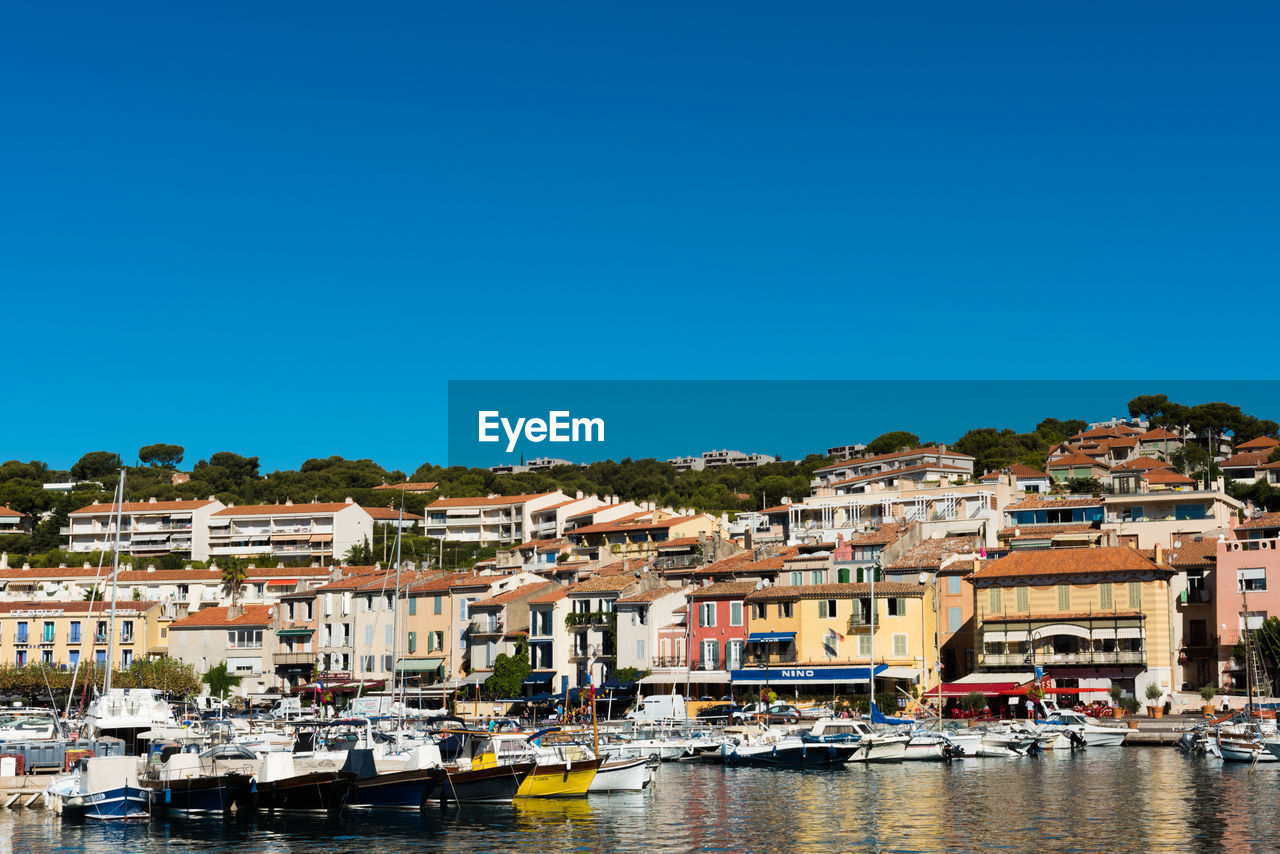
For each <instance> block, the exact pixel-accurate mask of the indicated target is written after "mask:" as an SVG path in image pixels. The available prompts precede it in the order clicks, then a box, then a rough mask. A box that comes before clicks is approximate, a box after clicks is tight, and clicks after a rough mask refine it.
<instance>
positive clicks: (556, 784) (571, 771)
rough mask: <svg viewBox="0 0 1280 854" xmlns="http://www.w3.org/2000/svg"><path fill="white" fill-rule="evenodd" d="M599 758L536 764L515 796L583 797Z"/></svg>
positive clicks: (597, 765)
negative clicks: (568, 762) (569, 762)
mask: <svg viewBox="0 0 1280 854" xmlns="http://www.w3.org/2000/svg"><path fill="white" fill-rule="evenodd" d="M599 767H600V760H599V759H592V760H589V761H586V762H574V763H571V764H568V765H566V764H564V763H555V764H553V765H538V766H537V767H535V768H534V769H533V770H532V771H531V772H529V776H527V777H525V778H524V782H523V783H521V784H520V788H519V789H517V790H516V797H517V798H584V797H586V795H587V788H588V787H589V786H590V785H591V781H592V780H594V779H595V777H596V769H597V768H599Z"/></svg>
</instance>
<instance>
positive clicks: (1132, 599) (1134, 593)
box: [1129, 581, 1142, 608]
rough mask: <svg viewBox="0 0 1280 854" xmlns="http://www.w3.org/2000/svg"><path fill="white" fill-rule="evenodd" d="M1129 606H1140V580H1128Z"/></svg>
mask: <svg viewBox="0 0 1280 854" xmlns="http://www.w3.org/2000/svg"><path fill="white" fill-rule="evenodd" d="M1129 607H1130V608H1141V607H1142V582H1141V581H1130V582H1129Z"/></svg>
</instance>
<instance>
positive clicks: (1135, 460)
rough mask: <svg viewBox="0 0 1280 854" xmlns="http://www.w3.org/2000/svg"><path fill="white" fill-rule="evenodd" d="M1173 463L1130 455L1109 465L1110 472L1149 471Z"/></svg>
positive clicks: (1171, 465)
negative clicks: (1120, 461)
mask: <svg viewBox="0 0 1280 854" xmlns="http://www.w3.org/2000/svg"><path fill="white" fill-rule="evenodd" d="M1171 468H1173V463H1168V462H1165V461H1164V460H1157V459H1155V458H1154V457H1132V458H1130V459H1127V460H1125V461H1124V462H1122V463H1116V465H1114V466H1112V467H1111V472H1112V474H1114V473H1116V472H1118V471H1120V472H1124V471H1151V470H1152V469H1171Z"/></svg>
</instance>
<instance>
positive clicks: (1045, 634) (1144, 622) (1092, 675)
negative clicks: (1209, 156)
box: [969, 546, 1182, 697]
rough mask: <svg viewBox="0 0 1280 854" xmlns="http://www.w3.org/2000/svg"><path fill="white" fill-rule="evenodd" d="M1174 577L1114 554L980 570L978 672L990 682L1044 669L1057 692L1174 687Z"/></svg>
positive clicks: (1097, 551)
mask: <svg viewBox="0 0 1280 854" xmlns="http://www.w3.org/2000/svg"><path fill="white" fill-rule="evenodd" d="M1176 572H1177V570H1176V569H1175V568H1174V567H1172V566H1171V565H1170V564H1169V563H1168V562H1167V561H1166V559H1165V554H1164V552H1163V550H1162V549H1161V548H1159V547H1157V548H1156V549H1155V551H1154V553H1153V555H1152V556H1151V557H1148V556H1147V555H1145V554H1143V553H1142V552H1140V551H1138V550H1137V549H1134V548H1129V547H1126V546H1111V547H1106V546H1104V547H1100V548H1079V549H1041V550H1022V551H1014V552H1012V553H1010V554H1009V555H1008V556H1006V557H1003V558H1000V559H999V560H994V561H987V562H984V563H983V564H982V566H981V568H980V569H978V570H977V571H976V572H974V573H973V574H972V575H970V576H969V579H970V581H971V582H972V584H973V587H974V595H975V603H974V619H975V631H976V634H977V636H978V638H979V647H978V649H979V652H978V668H979V670H980V671H984V672H990V673H992V674H997V673H1000V672H1007V671H1021V672H1025V671H1029V670H1031V668H1032V667H1033V666H1037V665H1038V666H1041V667H1043V668H1044V670H1045V672H1046V673H1049V674H1050V675H1052V676H1053V678H1054V681H1055V683H1056V684H1057V685H1058V686H1060V687H1079V688H1092V689H1096V690H1099V691H1105V690H1106V689H1107V688H1109V687H1110V686H1111V685H1113V684H1118V685H1121V686H1122V687H1123V688H1124V689H1125V690H1127V691H1130V692H1132V693H1134V694H1135V696H1138V697H1142V696H1144V695H1145V691H1146V688H1147V685H1149V684H1157V685H1160V686H1161V687H1162V688H1164V689H1165V690H1170V689H1171V687H1172V686H1174V685H1181V683H1182V679H1181V678H1180V677H1181V673H1180V671H1179V670H1178V666H1179V665H1178V663H1177V660H1176V649H1177V647H1178V644H1179V641H1180V638H1179V636H1180V634H1181V627H1180V625H1179V626H1175V625H1174V622H1173V618H1172V616H1171V613H1172V610H1173V602H1174V600H1175V597H1176V591H1175V590H1174V587H1173V585H1172V583H1171V582H1172V579H1173V577H1174V575H1175V574H1176Z"/></svg>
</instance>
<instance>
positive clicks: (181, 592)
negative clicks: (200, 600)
mask: <svg viewBox="0 0 1280 854" xmlns="http://www.w3.org/2000/svg"><path fill="white" fill-rule="evenodd" d="M189 592H190V588H189V587H187V585H185V584H179V585H178V598H179V599H186V598H187V596H188V594H189Z"/></svg>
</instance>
